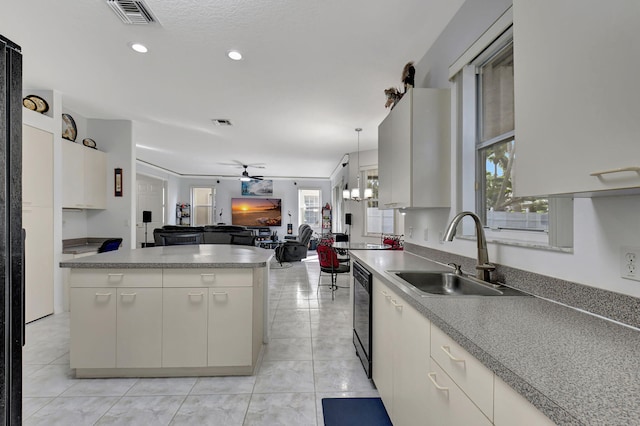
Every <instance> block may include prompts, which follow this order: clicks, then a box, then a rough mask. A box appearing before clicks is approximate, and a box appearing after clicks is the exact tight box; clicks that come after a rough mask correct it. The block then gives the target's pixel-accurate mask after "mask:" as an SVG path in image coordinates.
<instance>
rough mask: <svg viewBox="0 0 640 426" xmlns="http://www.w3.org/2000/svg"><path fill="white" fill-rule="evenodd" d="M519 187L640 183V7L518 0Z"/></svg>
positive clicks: (553, 189) (631, 0) (590, 0)
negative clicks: (639, 72)
mask: <svg viewBox="0 0 640 426" xmlns="http://www.w3.org/2000/svg"><path fill="white" fill-rule="evenodd" d="M513 12H514V61H515V64H514V73H515V119H516V122H515V128H516V145H517V160H516V168H517V173H516V174H515V188H514V189H515V195H517V196H528V195H546V194H571V193H581V192H583V193H590V192H595V191H607V190H619V189H626V188H636V187H640V119H639V117H640V84H638V69H640V31H638V22H640V7H639V6H638V2H637V1H635V0H621V1H615V2H603V1H601V0H564V1H561V2H558V1H553V0H538V1H529V0H514V1H513Z"/></svg>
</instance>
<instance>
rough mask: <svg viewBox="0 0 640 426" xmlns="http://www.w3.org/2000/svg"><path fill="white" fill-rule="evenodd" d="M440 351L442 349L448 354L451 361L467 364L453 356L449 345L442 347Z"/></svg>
mask: <svg viewBox="0 0 640 426" xmlns="http://www.w3.org/2000/svg"><path fill="white" fill-rule="evenodd" d="M440 349H442V351H443V352H444V353H445V354H447V356H448V357H449V358H451V361H455V362H465V361H464V359H462V358H456V357H454V356H453V355H452V354H451V348H450V347H449V346H447V345H442V346H440Z"/></svg>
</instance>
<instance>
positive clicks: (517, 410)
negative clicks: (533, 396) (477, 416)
mask: <svg viewBox="0 0 640 426" xmlns="http://www.w3.org/2000/svg"><path fill="white" fill-rule="evenodd" d="M494 411H495V413H494V419H493V424H495V425H496V426H509V425H514V424H517V425H519V426H547V425H548V426H551V425H554V424H555V423H553V422H552V421H551V420H549V418H548V417H546V416H545V415H544V414H542V413H541V412H540V411H539V410H538V409H537V408H536V407H534V406H533V404H531V403H530V402H529V401H527V400H526V399H525V398H524V397H523V396H522V395H520V394H519V393H517V392H516V391H514V390H513V389H511V387H509V385H507V384H506V383H505V382H504V381H503V380H502V379H500V378H499V377H496V378H495V409H494Z"/></svg>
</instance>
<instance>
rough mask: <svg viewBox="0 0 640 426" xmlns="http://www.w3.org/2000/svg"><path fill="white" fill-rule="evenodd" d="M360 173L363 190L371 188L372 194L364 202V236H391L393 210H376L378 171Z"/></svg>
mask: <svg viewBox="0 0 640 426" xmlns="http://www.w3.org/2000/svg"><path fill="white" fill-rule="evenodd" d="M361 173H362V175H361V180H362V181H363V182H365V188H371V190H372V192H373V197H372V198H370V199H368V200H365V201H364V203H365V210H366V211H365V228H364V229H365V232H364V234H365V236H379V235H381V234H393V233H394V226H393V225H394V218H395V216H394V212H395V210H393V209H388V210H382V209H379V208H378V169H377V168H376V169H366V170H363V171H362V172H361Z"/></svg>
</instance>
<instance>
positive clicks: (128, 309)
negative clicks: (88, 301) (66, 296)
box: [74, 287, 162, 368]
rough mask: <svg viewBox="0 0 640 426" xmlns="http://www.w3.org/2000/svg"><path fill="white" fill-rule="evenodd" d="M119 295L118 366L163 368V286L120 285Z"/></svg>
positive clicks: (117, 292)
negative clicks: (129, 286) (121, 286)
mask: <svg viewBox="0 0 640 426" xmlns="http://www.w3.org/2000/svg"><path fill="white" fill-rule="evenodd" d="M116 294H117V308H116V311H117V314H116V317H117V329H116V335H117V340H116V346H117V354H116V367H118V368H136V367H137V368H144V367H147V368H153V367H160V366H161V354H162V289H161V288H136V287H132V288H118V289H117V291H116ZM75 308H76V306H75V305H74V310H75Z"/></svg>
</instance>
